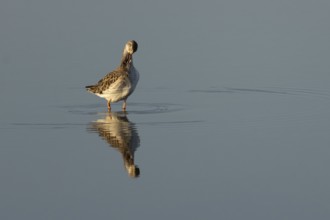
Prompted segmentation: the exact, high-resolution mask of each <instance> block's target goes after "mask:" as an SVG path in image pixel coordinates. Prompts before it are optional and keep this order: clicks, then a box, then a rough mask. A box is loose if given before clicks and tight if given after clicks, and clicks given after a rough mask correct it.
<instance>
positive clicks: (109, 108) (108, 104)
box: [107, 100, 111, 111]
mask: <svg viewBox="0 0 330 220" xmlns="http://www.w3.org/2000/svg"><path fill="white" fill-rule="evenodd" d="M107 106H108V111H111V104H110V100H108V102H107Z"/></svg>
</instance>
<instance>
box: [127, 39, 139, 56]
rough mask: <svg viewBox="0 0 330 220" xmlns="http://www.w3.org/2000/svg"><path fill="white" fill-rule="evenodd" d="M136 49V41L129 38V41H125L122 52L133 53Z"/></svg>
mask: <svg viewBox="0 0 330 220" xmlns="http://www.w3.org/2000/svg"><path fill="white" fill-rule="evenodd" d="M137 49H138V44H137V43H136V41H134V40H130V41H127V43H126V45H125V49H124V52H126V53H129V54H133V53H135V52H136V51H137Z"/></svg>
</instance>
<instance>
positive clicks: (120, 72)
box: [86, 66, 128, 94]
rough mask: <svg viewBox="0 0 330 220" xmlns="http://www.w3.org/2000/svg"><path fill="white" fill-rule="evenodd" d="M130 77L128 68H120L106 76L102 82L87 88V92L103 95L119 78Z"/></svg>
mask: <svg viewBox="0 0 330 220" xmlns="http://www.w3.org/2000/svg"><path fill="white" fill-rule="evenodd" d="M123 77H128V70H127V68H123V67H121V66H120V67H118V68H117V69H115V70H114V71H112V72H110V73H108V74H107V75H105V76H104V77H103V78H102V79H101V80H99V81H98V83H97V84H95V85H91V86H86V89H87V91H89V92H92V93H99V94H102V93H103V91H105V90H106V89H107V88H109V87H110V85H111V84H113V83H114V82H116V81H117V80H118V79H119V78H123Z"/></svg>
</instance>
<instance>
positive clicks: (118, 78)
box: [86, 40, 139, 111]
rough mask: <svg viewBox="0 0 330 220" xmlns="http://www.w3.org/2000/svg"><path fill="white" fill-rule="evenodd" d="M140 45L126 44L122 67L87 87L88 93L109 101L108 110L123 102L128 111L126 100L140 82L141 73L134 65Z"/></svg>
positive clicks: (123, 107)
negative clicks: (134, 55)
mask: <svg viewBox="0 0 330 220" xmlns="http://www.w3.org/2000/svg"><path fill="white" fill-rule="evenodd" d="M137 48H138V44H137V43H136V42H135V41H134V40H130V41H128V42H127V43H126V44H125V47H124V50H123V55H122V58H121V62H120V65H119V66H118V67H117V68H116V69H115V70H113V71H112V72H110V73H108V74H107V75H105V76H104V77H103V78H102V79H101V80H100V81H98V83H96V84H95V85H90V86H86V89H87V91H89V92H91V93H93V94H95V95H97V96H99V97H101V98H105V99H106V100H107V106H108V110H109V111H110V110H111V103H112V102H118V101H121V100H123V101H124V102H123V105H122V109H123V110H126V100H127V98H128V97H129V96H130V95H131V94H132V93H133V92H134V90H135V88H136V85H137V83H138V81H139V72H138V71H137V70H136V69H135V67H134V65H133V53H135V52H136V51H137Z"/></svg>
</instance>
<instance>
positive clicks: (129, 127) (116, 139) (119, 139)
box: [88, 112, 140, 178]
mask: <svg viewBox="0 0 330 220" xmlns="http://www.w3.org/2000/svg"><path fill="white" fill-rule="evenodd" d="M88 130H89V131H91V132H95V133H98V134H99V136H100V137H102V139H104V140H105V141H106V142H107V143H108V144H109V145H110V146H111V147H113V148H116V149H117V150H118V151H119V152H120V153H121V155H122V157H123V161H124V165H125V168H126V170H127V173H128V175H129V176H130V177H133V178H136V177H139V175H140V169H139V167H138V166H137V165H136V164H135V163H134V152H135V151H136V149H137V148H138V147H139V146H140V138H139V135H138V133H137V130H136V127H135V125H134V124H133V123H131V122H130V121H129V120H128V118H127V116H126V113H125V112H109V113H107V115H106V117H105V118H104V119H99V120H97V121H95V122H91V123H90V126H89V129H88Z"/></svg>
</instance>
